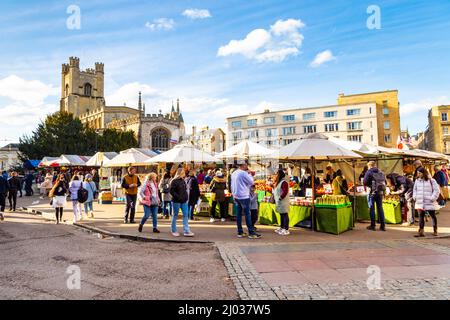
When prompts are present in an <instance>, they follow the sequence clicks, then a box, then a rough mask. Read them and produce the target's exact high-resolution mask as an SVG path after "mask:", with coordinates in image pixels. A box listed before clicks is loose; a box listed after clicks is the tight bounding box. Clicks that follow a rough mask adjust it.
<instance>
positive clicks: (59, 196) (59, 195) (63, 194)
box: [48, 174, 69, 224]
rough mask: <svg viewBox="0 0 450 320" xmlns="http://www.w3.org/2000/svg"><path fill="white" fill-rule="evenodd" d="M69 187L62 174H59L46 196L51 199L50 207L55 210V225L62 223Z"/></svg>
mask: <svg viewBox="0 0 450 320" xmlns="http://www.w3.org/2000/svg"><path fill="white" fill-rule="evenodd" d="M68 193H69V187H68V184H67V181H66V177H65V176H64V174H60V175H59V176H58V178H57V179H56V182H55V185H54V186H53V188H52V189H51V190H50V192H49V194H48V196H49V198H50V199H51V201H50V205H51V206H52V207H53V208H54V209H55V218H56V224H59V222H60V221H62V216H63V211H64V207H65V206H66V204H67V194H68Z"/></svg>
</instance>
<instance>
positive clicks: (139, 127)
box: [60, 57, 185, 151]
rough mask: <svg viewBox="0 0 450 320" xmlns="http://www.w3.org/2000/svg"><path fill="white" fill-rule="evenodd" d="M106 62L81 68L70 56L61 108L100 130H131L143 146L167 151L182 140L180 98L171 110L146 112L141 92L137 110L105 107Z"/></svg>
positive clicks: (183, 130)
mask: <svg viewBox="0 0 450 320" xmlns="http://www.w3.org/2000/svg"><path fill="white" fill-rule="evenodd" d="M104 76H105V72H104V65H103V63H95V69H86V70H85V71H81V70H80V60H79V58H76V57H70V58H69V63H68V64H63V65H62V76H61V80H62V83H61V101H60V110H61V111H65V112H69V113H72V114H73V115H74V116H75V117H78V118H79V119H80V120H81V122H82V123H85V124H87V125H88V126H89V127H91V128H93V129H96V130H99V131H100V132H101V130H102V129H105V128H115V129H118V130H124V131H126V130H132V131H133V132H134V133H135V135H136V138H137V139H138V141H139V147H140V148H148V149H153V150H160V151H165V150H168V149H170V148H171V147H172V146H173V145H174V144H176V143H178V142H181V139H182V137H183V136H184V135H185V128H184V120H183V116H182V114H181V112H180V101H179V100H177V106H176V109H175V107H174V106H173V104H172V110H171V112H170V113H167V114H162V113H161V110H160V111H159V113H158V114H147V113H146V112H145V103H144V104H143V103H142V98H141V93H140V92H139V102H138V106H137V109H135V108H130V107H126V106H106V101H105V96H104V95H105V93H104V86H105V82H104Z"/></svg>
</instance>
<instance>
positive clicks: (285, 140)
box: [283, 139, 295, 146]
mask: <svg viewBox="0 0 450 320" xmlns="http://www.w3.org/2000/svg"><path fill="white" fill-rule="evenodd" d="M294 141H295V139H284V140H283V145H285V146H287V145H288V144H291V143H292V142H294Z"/></svg>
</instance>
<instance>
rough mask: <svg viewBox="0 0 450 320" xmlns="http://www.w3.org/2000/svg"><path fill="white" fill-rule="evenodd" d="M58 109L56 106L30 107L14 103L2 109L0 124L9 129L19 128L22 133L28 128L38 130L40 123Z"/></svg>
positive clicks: (0, 110) (0, 109) (0, 108)
mask: <svg viewBox="0 0 450 320" xmlns="http://www.w3.org/2000/svg"><path fill="white" fill-rule="evenodd" d="M58 110H59V109H58V107H57V106H56V105H54V104H42V105H39V106H29V105H25V104H21V103H20V102H14V103H12V104H10V105H7V106H4V107H0V114H1V115H2V116H1V117H0V124H3V125H6V126H7V128H8V129H11V127H18V129H20V131H21V133H23V131H22V129H23V128H24V127H26V126H28V127H30V126H32V127H33V130H34V129H36V127H37V125H38V123H39V122H40V121H41V120H44V119H45V117H46V116H47V115H49V114H51V113H54V112H56V111H58Z"/></svg>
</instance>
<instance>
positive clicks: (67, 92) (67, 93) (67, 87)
mask: <svg viewBox="0 0 450 320" xmlns="http://www.w3.org/2000/svg"><path fill="white" fill-rule="evenodd" d="M68 96H69V85H68V84H66V97H68Z"/></svg>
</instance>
